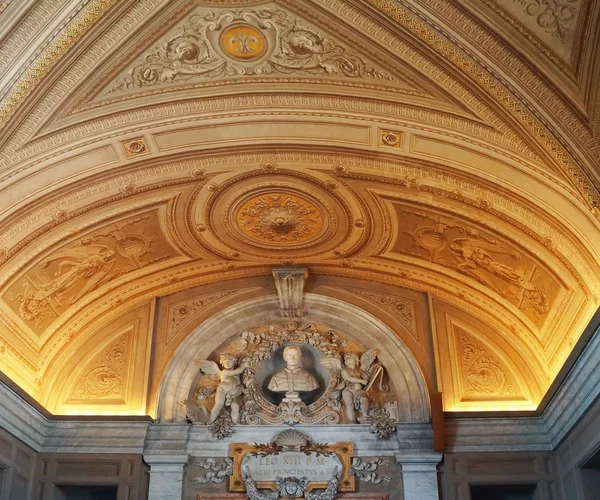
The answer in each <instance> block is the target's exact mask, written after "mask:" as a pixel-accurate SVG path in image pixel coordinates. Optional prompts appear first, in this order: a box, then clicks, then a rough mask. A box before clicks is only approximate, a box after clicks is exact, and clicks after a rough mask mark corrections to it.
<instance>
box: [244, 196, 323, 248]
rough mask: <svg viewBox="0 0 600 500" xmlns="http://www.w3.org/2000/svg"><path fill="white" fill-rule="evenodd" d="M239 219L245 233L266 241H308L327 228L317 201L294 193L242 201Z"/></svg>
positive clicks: (279, 242) (294, 242)
mask: <svg viewBox="0 0 600 500" xmlns="http://www.w3.org/2000/svg"><path fill="white" fill-rule="evenodd" d="M236 220H237V225H238V227H239V229H240V230H241V231H242V232H243V233H244V234H246V235H247V236H249V237H250V238H253V239H255V240H258V241H260V242H263V243H278V244H281V243H291V244H296V243H304V242H306V241H309V240H311V239H312V238H314V237H315V236H316V235H318V234H319V233H320V232H321V230H322V229H323V217H322V216H321V213H320V211H319V209H318V208H317V207H316V206H315V204H313V203H312V202H311V201H309V200H308V199H306V198H304V197H302V196H299V195H297V194H290V193H266V194H260V195H257V196H253V197H252V198H250V199H248V200H246V201H245V202H244V203H242V204H241V205H240V207H239V208H238V210H237V214H236Z"/></svg>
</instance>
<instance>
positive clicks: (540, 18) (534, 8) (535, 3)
mask: <svg viewBox="0 0 600 500" xmlns="http://www.w3.org/2000/svg"><path fill="white" fill-rule="evenodd" d="M517 1H518V2H519V3H520V4H521V5H522V6H523V10H524V11H525V13H526V14H527V15H529V16H532V17H535V20H536V22H537V24H538V26H539V27H540V28H543V29H544V30H546V32H548V33H550V34H551V35H552V36H555V37H556V38H558V39H559V40H560V41H561V42H563V43H566V39H567V36H568V34H569V30H570V29H571V27H572V25H573V22H574V21H575V19H576V17H577V11H578V9H579V3H580V1H579V0H517Z"/></svg>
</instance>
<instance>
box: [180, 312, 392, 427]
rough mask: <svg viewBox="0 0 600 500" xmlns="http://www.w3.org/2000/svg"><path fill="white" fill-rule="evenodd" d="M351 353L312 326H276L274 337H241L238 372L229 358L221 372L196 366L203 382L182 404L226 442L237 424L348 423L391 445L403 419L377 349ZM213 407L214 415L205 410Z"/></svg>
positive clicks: (204, 365) (206, 364)
mask: <svg viewBox="0 0 600 500" xmlns="http://www.w3.org/2000/svg"><path fill="white" fill-rule="evenodd" d="M236 344H237V345H236ZM340 347H344V351H345V352H342V351H341V350H340ZM347 347H348V344H347V342H346V341H345V340H343V339H341V338H340V337H339V336H338V335H337V334H336V333H334V332H331V331H329V332H327V333H321V332H319V331H318V330H317V328H316V326H315V325H312V324H309V325H304V326H300V325H298V324H297V323H296V322H290V323H288V324H287V325H285V326H283V325H271V327H269V333H254V332H243V333H242V334H241V336H240V339H239V340H238V341H236V342H234V343H233V344H232V345H230V346H229V347H228V349H232V348H236V349H237V350H239V351H240V352H241V353H242V354H241V358H240V361H239V364H238V359H237V357H236V356H234V355H232V354H229V353H228V354H223V355H221V356H220V358H219V361H220V364H221V366H220V367H219V365H217V363H215V362H214V361H211V360H206V359H204V360H199V361H198V365H199V366H200V370H201V372H202V374H203V375H202V376H201V377H200V378H199V380H198V384H197V386H196V387H195V388H193V389H192V391H191V393H190V397H189V398H188V399H186V400H184V401H182V404H184V405H185V407H186V410H187V417H188V418H189V419H190V420H191V421H192V422H194V423H198V424H209V425H210V428H211V430H212V432H213V433H214V434H215V435H216V436H217V437H221V438H222V437H227V436H229V435H231V433H232V432H233V427H234V426H235V425H237V424H242V425H244V424H245V425H279V424H287V425H293V424H297V423H305V424H319V423H322V424H335V423H337V422H340V420H342V418H343V417H342V415H344V416H345V420H346V421H347V422H348V423H357V421H358V423H367V424H369V425H370V426H371V430H372V431H373V432H374V433H376V434H377V435H378V436H379V437H380V438H387V437H389V436H390V435H391V433H392V432H394V431H395V423H396V421H397V419H398V415H397V402H396V401H395V400H393V399H392V398H393V397H394V394H392V391H391V389H390V387H389V386H388V385H385V384H384V383H383V382H384V377H385V370H384V368H383V367H382V366H381V365H380V364H378V363H377V362H376V359H377V352H376V351H375V350H374V349H371V350H367V351H366V352H364V353H363V354H362V355H361V356H360V357H359V355H357V354H356V353H355V352H353V350H346V348H347ZM282 365H285V367H284V368H283V369H282V368H281V367H282ZM215 382H218V384H215ZM279 393H282V394H281V396H278V394H279ZM283 393H285V395H283ZM211 400H214V403H213V405H212V408H211V410H210V411H209V410H208V409H207V407H206V406H205V403H206V404H209V403H210V401H211ZM342 406H344V407H345V412H344V414H342ZM209 407H210V406H209ZM357 412H358V417H357ZM341 417H342V418H341Z"/></svg>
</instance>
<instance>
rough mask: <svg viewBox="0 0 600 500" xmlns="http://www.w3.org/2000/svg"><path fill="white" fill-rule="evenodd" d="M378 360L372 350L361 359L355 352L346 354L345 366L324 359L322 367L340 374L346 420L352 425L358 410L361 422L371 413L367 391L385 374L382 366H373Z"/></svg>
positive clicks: (334, 359) (340, 387)
mask: <svg viewBox="0 0 600 500" xmlns="http://www.w3.org/2000/svg"><path fill="white" fill-rule="evenodd" d="M376 358H377V351H376V350H375V349H370V350H368V351H366V352H365V353H364V354H363V355H362V356H361V357H360V359H359V357H358V355H357V354H356V353H353V352H348V353H346V354H344V365H345V366H342V360H341V359H338V358H323V359H322V360H321V365H323V366H324V367H325V368H327V369H329V370H332V371H337V372H340V374H341V376H342V383H341V384H340V386H339V389H341V391H342V400H343V401H344V407H345V408H346V418H347V419H348V422H350V423H356V410H359V412H360V417H359V421H360V422H361V423H362V422H365V421H366V420H367V417H368V413H369V398H368V395H367V391H368V390H369V389H370V388H371V386H372V385H373V382H374V381H375V379H376V378H377V377H378V376H379V375H380V374H381V373H382V372H383V368H382V367H381V366H380V365H373V362H374V361H375V359H376Z"/></svg>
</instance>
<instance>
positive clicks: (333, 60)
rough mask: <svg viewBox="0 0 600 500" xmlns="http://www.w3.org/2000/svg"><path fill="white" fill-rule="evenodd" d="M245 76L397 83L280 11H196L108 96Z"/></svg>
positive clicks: (115, 84) (118, 80)
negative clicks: (344, 79) (305, 76)
mask: <svg viewBox="0 0 600 500" xmlns="http://www.w3.org/2000/svg"><path fill="white" fill-rule="evenodd" d="M244 75H248V76H257V75H318V76H339V77H346V78H359V79H367V80H378V81H385V80H388V81H392V80H394V78H393V76H392V75H391V74H390V73H389V72H388V71H386V70H385V69H382V68H377V67H375V66H374V65H373V64H371V63H370V62H368V61H367V60H365V59H364V58H362V57H360V56H359V55H357V54H356V53H353V52H352V51H350V50H349V49H348V48H347V47H346V45H345V44H343V43H341V42H340V41H339V40H335V39H333V38H332V37H329V36H327V35H323V34H321V33H320V32H319V31H318V30H317V29H316V28H314V27H312V26H310V25H309V24H308V23H306V22H304V21H303V20H301V19H299V18H297V17H295V16H293V15H291V14H290V13H288V12H286V11H284V10H282V9H280V8H278V7H272V8H271V7H262V8H256V9H244V8H239V9H235V10H225V9H223V10H206V9H197V10H195V11H194V12H193V13H191V14H190V15H188V17H187V19H186V20H185V21H183V22H178V24H177V27H176V28H175V29H174V30H171V31H170V32H169V35H167V37H166V38H165V39H164V40H163V41H161V42H159V43H158V44H157V46H156V47H154V48H153V49H151V50H149V51H148V52H147V53H145V54H144V55H143V56H142V57H140V59H139V60H138V61H137V62H136V63H135V64H134V65H133V66H132V67H131V68H130V69H128V70H126V71H124V72H122V73H121V75H120V76H119V77H117V78H116V80H115V81H114V82H112V83H111V84H109V85H108V91H107V92H106V95H107V96H110V95H112V94H115V93H123V92H127V91H131V90H136V89H141V88H145V87H152V86H157V85H168V84H171V85H173V84H181V83H186V82H189V81H191V80H192V81H193V80H194V79H195V80H198V79H199V78H203V79H214V78H219V77H239V76H244Z"/></svg>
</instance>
